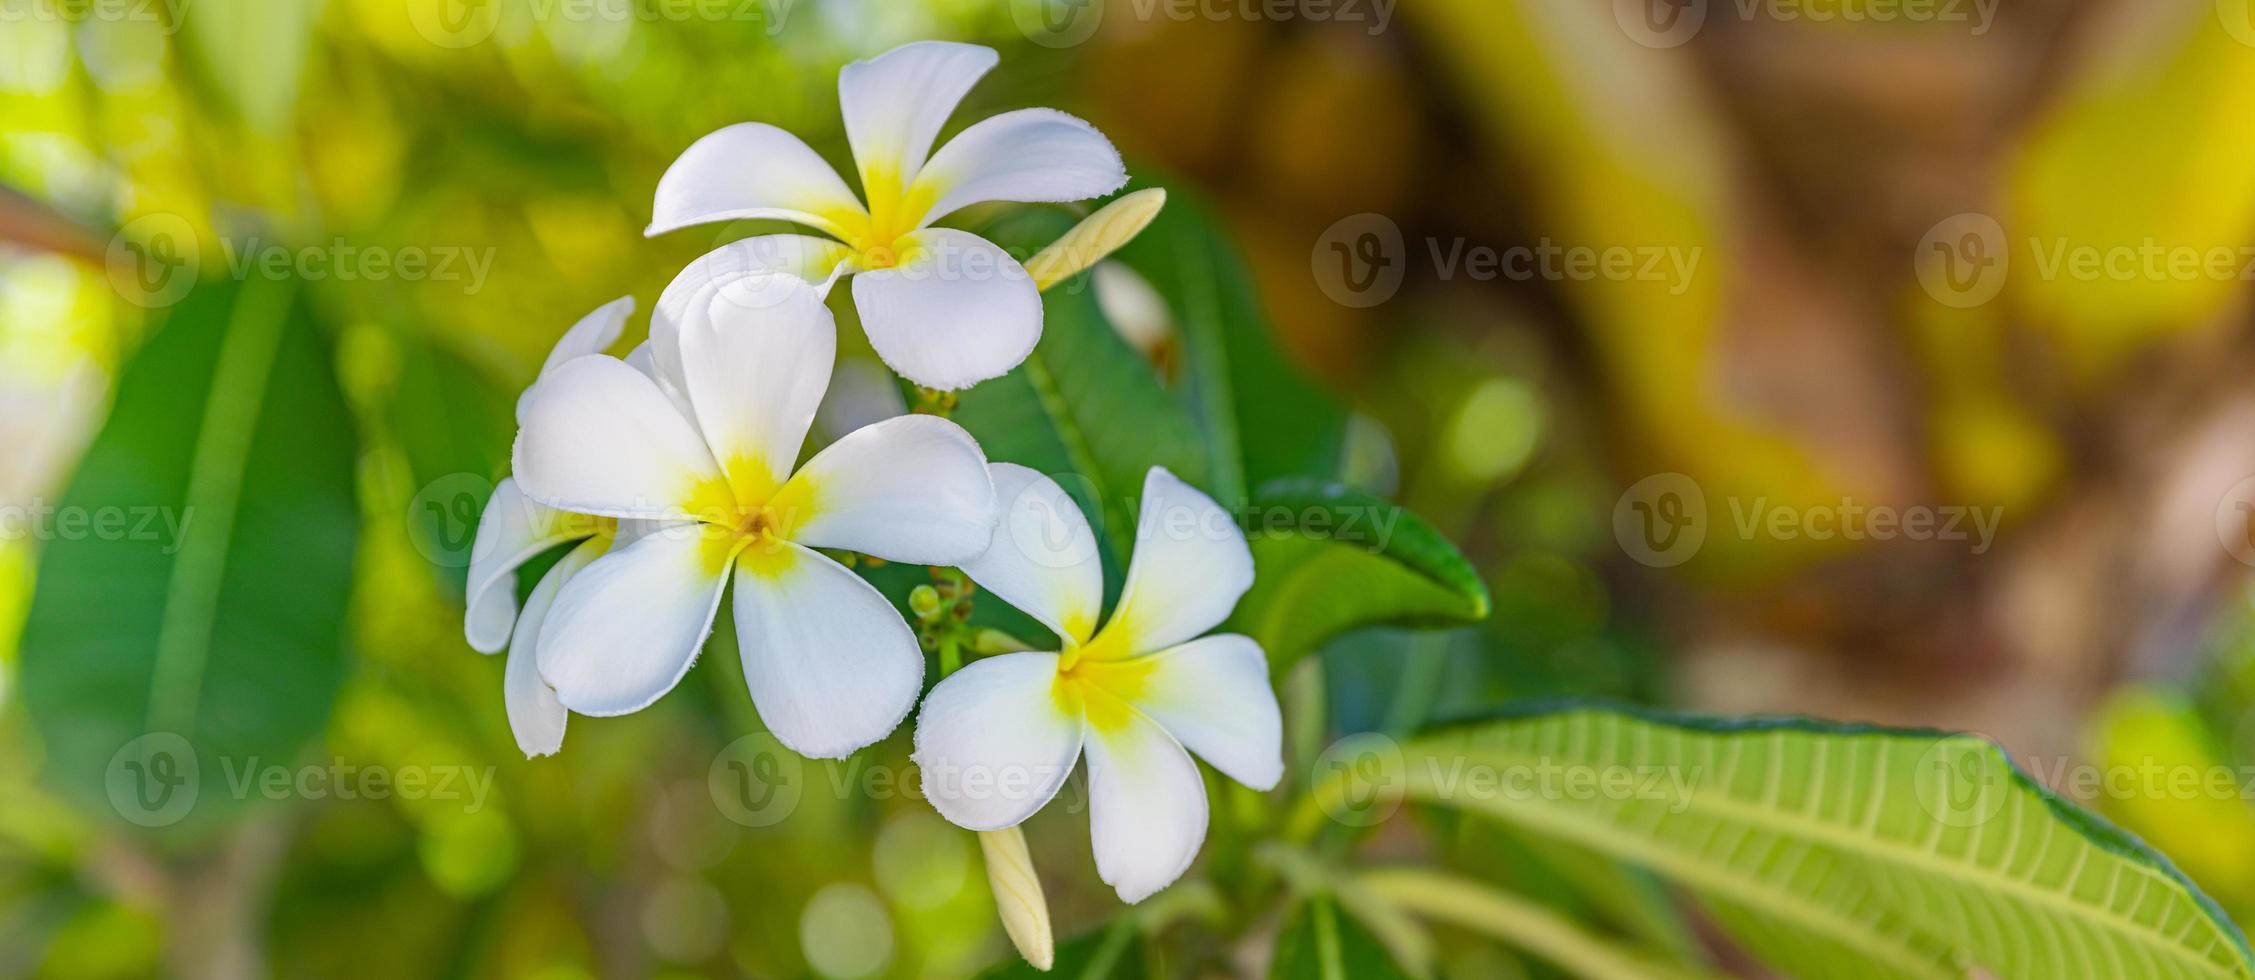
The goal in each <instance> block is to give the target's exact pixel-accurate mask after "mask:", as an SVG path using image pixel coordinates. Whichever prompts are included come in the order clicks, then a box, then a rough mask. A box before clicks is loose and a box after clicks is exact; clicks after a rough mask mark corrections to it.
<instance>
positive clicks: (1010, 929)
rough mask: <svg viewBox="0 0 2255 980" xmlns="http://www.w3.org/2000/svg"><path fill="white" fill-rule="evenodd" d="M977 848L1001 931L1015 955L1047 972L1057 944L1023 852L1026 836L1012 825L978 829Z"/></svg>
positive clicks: (1030, 862)
mask: <svg viewBox="0 0 2255 980" xmlns="http://www.w3.org/2000/svg"><path fill="white" fill-rule="evenodd" d="M979 850H980V851H981V852H982V853H984V854H985V855H986V861H987V885H988V886H989V887H992V888H993V889H994V909H995V913H996V914H997V915H999V916H1001V918H1002V931H1003V932H1004V933H1007V934H1008V935H1009V936H1010V943H1011V945H1014V946H1016V947H1018V955H1020V956H1023V957H1025V958H1026V962H1028V963H1031V964H1033V968H1034V969H1036V970H1041V971H1043V972H1047V971H1048V970H1049V968H1050V966H1051V965H1052V964H1054V963H1055V961H1056V959H1057V945H1056V940H1055V938H1054V937H1053V936H1052V935H1051V934H1050V931H1049V902H1048V900H1047V899H1044V898H1043V897H1042V894H1041V876H1040V875H1038V874H1035V873H1034V859H1033V856H1032V855H1030V854H1028V853H1026V835H1025V834H1022V833H1020V832H1019V831H1018V828H1016V827H1006V828H1004V829H1002V830H988V831H981V832H980V833H979Z"/></svg>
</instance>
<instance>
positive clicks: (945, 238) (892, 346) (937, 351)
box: [853, 228, 1041, 390]
mask: <svg viewBox="0 0 2255 980" xmlns="http://www.w3.org/2000/svg"><path fill="white" fill-rule="evenodd" d="M899 247H900V248H901V254H902V255H903V256H904V261H902V262H901V264H900V265H897V266H894V267H893V268H890V269H878V270H874V271H869V272H863V273H860V274H858V275H856V276H854V279H853V300H854V306H855V307H856V308H858V309H859V310H860V311H861V325H862V328H863V329H865V330H867V331H869V343H870V345H871V346H873V347H875V348H876V349H877V356H878V357H881V358H884V360H885V363H886V364H888V365H890V366H891V367H892V369H893V370H894V371H898V372H900V374H901V376H902V377H905V378H907V379H908V380H910V381H914V382H916V383H917V384H920V385H923V386H924V387H926V388H939V389H942V390H953V389H957V388H968V387H970V386H972V385H975V384H978V383H979V382H981V381H985V380H987V379H988V378H998V377H1001V376H1002V375H1004V374H1007V373H1009V371H1010V369H1011V368H1014V367H1017V366H1018V363H1019V362H1020V361H1023V360H1025V359H1026V355H1028V354H1031V353H1033V349H1034V344H1036V343H1038V342H1040V340H1041V291H1040V290H1039V289H1036V288H1035V287H1034V282H1033V277H1031V276H1029V275H1027V274H1026V268H1025V266H1022V265H1019V264H1018V260H1017V259H1014V258H1011V257H1010V253H1008V252H1005V251H1003V250H1002V249H1001V247H1000V246H997V245H995V244H994V243H993V242H989V241H987V240H986V239H984V238H980V237H979V236H977V235H973V234H971V233H969V232H964V231H956V230H954V229H949V228H927V229H924V230H923V231H919V232H916V233H914V234H912V235H907V236H903V237H902V238H901V240H900V246H899Z"/></svg>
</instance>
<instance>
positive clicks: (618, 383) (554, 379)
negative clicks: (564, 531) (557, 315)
mask: <svg viewBox="0 0 2255 980" xmlns="http://www.w3.org/2000/svg"><path fill="white" fill-rule="evenodd" d="M530 394H531V396H532V397H531V399H530V402H529V404H528V405H527V406H526V411H525V423H524V428H523V429H521V430H519V431H518V432H517V445H516V453H515V461H514V468H515V470H516V474H517V482H518V484H519V485H520V486H522V487H523V489H524V492H525V496H528V497H531V498H532V499H534V500H538V501H540V502H541V503H544V504H547V505H549V506H551V507H559V508H562V509H564V510H571V511H578V512H580V513H583V514H601V515H604V516H607V517H660V518H687V517H694V516H696V511H697V509H698V508H699V506H700V505H699V503H698V502H697V501H698V498H699V497H700V496H702V495H706V494H709V493H710V488H711V487H713V486H717V485H718V484H719V483H720V480H721V475H720V467H719V465H718V464H717V463H715V462H714V461H713V457H712V453H711V451H709V450H707V449H706V448H705V441H704V440H703V439H702V438H700V437H699V436H698V435H697V430H696V428H695V427H694V426H692V425H690V424H689V421H688V420H687V419H684V418H682V417H681V413H680V411H679V410H677V409H676V408H675V407H674V404H673V402H672V401H671V400H670V399H668V398H667V397H666V394H665V392H663V391H660V390H659V389H658V386H657V383H656V382H653V381H651V380H650V378H649V377H648V376H646V375H644V374H643V373H642V372H640V371H636V370H635V369H633V368H631V367H628V366H627V365H626V362H624V361H620V360H618V359H616V358H610V357H582V358H579V359H577V360H573V361H571V362H568V363H566V364H564V365H563V366H561V367H558V368H557V369H556V370H555V372H553V373H552V374H550V375H549V376H548V378H547V379H546V380H544V381H542V382H541V383H540V384H537V385H534V386H533V389H532V392H531V393H530Z"/></svg>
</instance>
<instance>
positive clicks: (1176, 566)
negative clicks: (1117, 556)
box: [1112, 466, 1253, 652]
mask: <svg viewBox="0 0 2255 980" xmlns="http://www.w3.org/2000/svg"><path fill="white" fill-rule="evenodd" d="M1252 587H1253V549H1252V546H1251V545H1249V544H1247V543H1246V541H1245V533H1244V531H1243V530H1241V529H1240V528H1239V527H1238V524H1237V520H1236V519H1235V518H1234V517H1232V516H1231V515H1230V513H1229V512H1228V511H1226V510H1223V509H1222V507H1221V505H1220V504H1217V503H1215V502H1214V499H1213V498H1212V497H1208V496H1206V495H1205V494H1204V493H1203V492H1201V491H1199V490H1198V489H1197V488H1196V487H1193V486H1191V485H1190V484H1187V483H1184V482H1182V480H1181V478H1179V477H1177V476H1175V475H1174V474H1173V473H1171V472H1168V471H1167V469H1166V468H1165V467H1161V466H1154V467H1152V468H1151V470H1150V472H1149V473H1148V474H1147V475H1145V477H1144V481H1143V510H1142V513H1141V514H1140V515H1139V516H1138V518H1137V521H1136V531H1135V558H1134V560H1133V561H1132V562H1131V563H1130V564H1129V566H1128V577H1127V584H1126V585H1125V586H1124V587H1122V588H1121V590H1120V602H1119V608H1118V609H1116V610H1114V612H1113V613H1112V620H1113V624H1114V626H1115V627H1119V628H1125V629H1126V630H1127V631H1128V635H1130V636H1132V637H1134V639H1135V645H1136V648H1137V650H1138V651H1139V652H1140V651H1155V650H1162V649H1165V648H1167V647H1171V646H1175V645H1176V644H1179V643H1182V642H1184V641H1187V640H1189V639H1191V638H1192V637H1196V636H1199V635H1200V634H1203V633H1205V632H1206V631H1207V630H1211V629H1213V628H1214V627H1216V626H1219V625H1221V624H1222V621H1223V620H1226V619H1228V618H1229V614H1230V611H1231V610H1234V609H1235V608H1237V600H1238V599H1240V598H1243V597H1244V595H1245V593H1246V591H1248V590H1250V589H1251V588H1252Z"/></svg>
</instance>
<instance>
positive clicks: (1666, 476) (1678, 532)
mask: <svg viewBox="0 0 2255 980" xmlns="http://www.w3.org/2000/svg"><path fill="white" fill-rule="evenodd" d="M1613 537H1614V539H1615V540H1617V541H1619V542H1620V544H1621V550H1622V551H1624V552H1627V553H1628V555H1629V557H1631V558H1634V559H1636V561H1637V562H1638V563H1639V564H1643V565H1649V566H1651V567H1653V568H1673V567H1675V566H1677V565H1681V564H1683V563H1684V562H1687V561H1690V560H1691V558H1692V556H1693V555H1696V554H1698V553H1699V547H1700V546H1701V545H1703V544H1705V543H1706V542H1707V493H1706V491H1705V490H1702V489H1700V486H1699V483H1698V481H1696V480H1693V479H1692V478H1690V477H1688V476H1685V475H1683V474H1681V473H1656V474H1653V475H1652V476H1648V477H1645V478H1644V479H1642V480H1638V481H1637V482H1636V484H1635V485H1633V486H1631V487H1629V490H1628V492H1627V493H1624V494H1622V495H1621V499H1619V500H1617V501H1614V503H1613Z"/></svg>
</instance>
